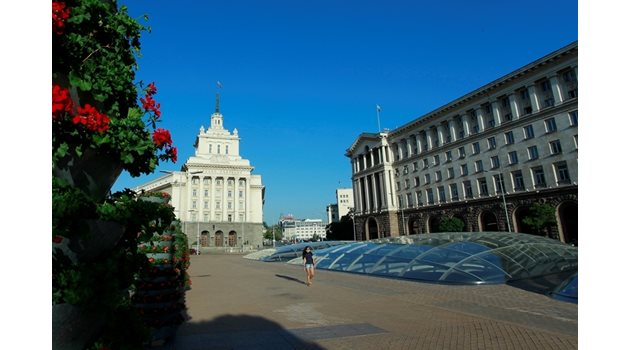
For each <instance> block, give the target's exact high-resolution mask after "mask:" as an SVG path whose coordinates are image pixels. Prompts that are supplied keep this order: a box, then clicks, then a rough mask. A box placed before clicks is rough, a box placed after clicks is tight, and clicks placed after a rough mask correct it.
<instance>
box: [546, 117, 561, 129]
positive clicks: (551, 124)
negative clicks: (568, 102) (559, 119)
mask: <svg viewBox="0 0 630 350" xmlns="http://www.w3.org/2000/svg"><path fill="white" fill-rule="evenodd" d="M545 128H546V129H547V133H550V132H554V131H556V130H558V127H557V126H556V119H555V118H549V119H545Z"/></svg>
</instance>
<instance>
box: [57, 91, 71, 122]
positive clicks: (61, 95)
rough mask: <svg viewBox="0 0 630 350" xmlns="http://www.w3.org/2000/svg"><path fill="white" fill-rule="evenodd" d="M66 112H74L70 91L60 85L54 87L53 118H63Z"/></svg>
mask: <svg viewBox="0 0 630 350" xmlns="http://www.w3.org/2000/svg"><path fill="white" fill-rule="evenodd" d="M66 113H72V99H71V98H70V91H69V90H68V89H64V88H62V87H61V86H59V85H53V87H52V118H53V120H59V119H63V116H64V115H65V114H66Z"/></svg>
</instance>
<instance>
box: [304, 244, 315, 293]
mask: <svg viewBox="0 0 630 350" xmlns="http://www.w3.org/2000/svg"><path fill="white" fill-rule="evenodd" d="M302 265H303V266H304V271H306V285H307V286H308V287H310V286H311V284H313V277H315V258H314V257H313V249H311V247H310V246H306V247H305V248H304V250H302Z"/></svg>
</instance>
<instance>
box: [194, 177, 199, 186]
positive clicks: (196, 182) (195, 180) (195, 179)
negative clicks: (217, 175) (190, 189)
mask: <svg viewBox="0 0 630 350" xmlns="http://www.w3.org/2000/svg"><path fill="white" fill-rule="evenodd" d="M193 185H199V178H198V177H196V178H194V179H193Z"/></svg>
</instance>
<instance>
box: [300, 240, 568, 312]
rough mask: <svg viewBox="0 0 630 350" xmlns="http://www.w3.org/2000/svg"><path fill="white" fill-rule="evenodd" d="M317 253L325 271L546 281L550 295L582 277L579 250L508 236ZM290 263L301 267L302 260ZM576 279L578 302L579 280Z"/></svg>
mask: <svg viewBox="0 0 630 350" xmlns="http://www.w3.org/2000/svg"><path fill="white" fill-rule="evenodd" d="M314 255H315V257H316V259H317V267H318V268H320V269H327V270H335V271H345V272H355V273H364V274H370V275H380V276H388V277H397V278H404V279H413V280H420V281H425V282H437V283H453V284H484V283H510V284H514V285H518V284H521V286H520V287H522V285H526V284H528V282H531V281H538V280H540V279H541V278H543V279H544V280H545V282H546V283H547V284H546V285H545V286H544V288H543V289H545V291H546V292H547V293H550V292H552V290H553V289H555V288H557V287H559V286H560V285H561V284H562V283H563V282H566V279H567V278H569V277H570V276H573V275H577V269H578V254H577V248H576V247H573V246H570V245H567V244H564V243H562V242H560V241H557V240H553V239H549V238H545V237H540V236H534V235H530V234H525V233H508V232H443V233H428V234H417V235H409V236H402V237H387V238H381V239H375V240H370V241H361V242H353V243H351V244H345V245H343V246H335V247H330V248H326V249H320V250H317V251H316V252H315V254H314ZM300 257H301V256H300ZM290 263H298V264H301V260H300V259H295V260H294V261H290ZM549 276H555V277H554V278H548V277H549ZM575 280H576V283H575V284H574V287H575V288H574V290H575V293H574V294H575V297H576V300H577V277H576V278H575ZM549 281H551V282H549ZM529 284H530V285H531V286H534V284H535V283H529ZM523 288H524V287H523ZM532 288H533V289H535V288H534V287H532ZM568 288H569V289H571V288H570V287H568ZM558 292H560V291H558Z"/></svg>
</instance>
